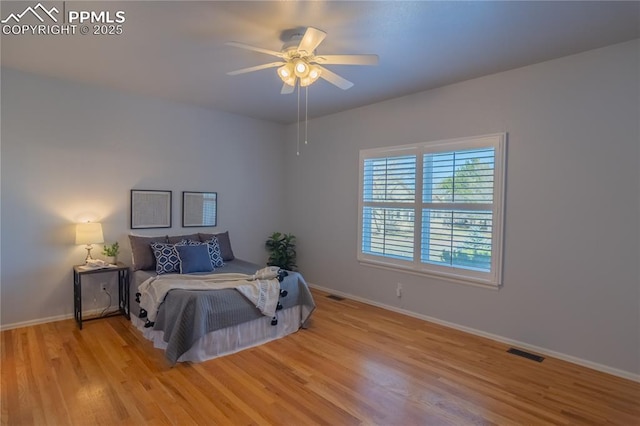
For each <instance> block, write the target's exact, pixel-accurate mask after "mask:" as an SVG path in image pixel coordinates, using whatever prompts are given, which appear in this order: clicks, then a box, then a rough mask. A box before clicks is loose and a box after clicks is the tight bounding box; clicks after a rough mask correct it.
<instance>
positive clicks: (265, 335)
mask: <svg viewBox="0 0 640 426" xmlns="http://www.w3.org/2000/svg"><path fill="white" fill-rule="evenodd" d="M301 309H302V307H301V306H300V305H297V306H293V307H290V308H287V309H283V310H281V311H278V325H276V326H273V325H271V318H270V317H262V318H258V319H255V320H252V321H248V322H245V323H242V324H239V325H236V326H231V327H227V328H223V329H221V330H216V331H212V332H210V333H208V334H205V335H204V336H202V337H201V338H200V339H198V340H197V341H196V343H194V344H193V346H191V348H190V349H189V350H188V351H187V352H185V353H183V354H182V355H181V356H180V358H178V362H186V361H190V362H202V361H207V360H210V359H213V358H217V357H220V356H224V355H229V354H233V353H236V352H239V351H241V350H243V349H248V348H251V347H254V346H259V345H262V344H264V343H267V342H270V341H272V340H276V339H280V338H282V337H285V336H288V335H289V334H292V333H295V332H296V331H298V329H300V328H301V324H300V318H301V317H302V316H301V315H302V313H301ZM131 322H132V323H133V325H134V326H135V327H136V328H137V329H138V330H140V332H141V333H142V335H143V336H144V337H145V338H147V339H148V340H151V341H152V342H153V346H154V347H155V348H158V349H162V350H165V349H166V348H167V343H166V342H165V341H164V331H161V330H153V329H152V328H145V327H144V324H145V320H142V319H140V318H137V317H136V316H131ZM303 327H304V326H303Z"/></svg>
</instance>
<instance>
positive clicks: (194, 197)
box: [182, 191, 218, 228]
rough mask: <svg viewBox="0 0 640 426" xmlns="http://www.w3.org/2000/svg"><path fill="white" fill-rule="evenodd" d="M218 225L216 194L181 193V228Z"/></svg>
mask: <svg viewBox="0 0 640 426" xmlns="http://www.w3.org/2000/svg"><path fill="white" fill-rule="evenodd" d="M217 225H218V193H217V192H189V191H183V192H182V227H183V228H189V227H196V226H198V227H203V226H217Z"/></svg>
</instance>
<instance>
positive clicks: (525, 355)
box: [507, 348, 544, 362]
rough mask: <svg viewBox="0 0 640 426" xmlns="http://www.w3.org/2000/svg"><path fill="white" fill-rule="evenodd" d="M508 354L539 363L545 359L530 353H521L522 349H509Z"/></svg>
mask: <svg viewBox="0 0 640 426" xmlns="http://www.w3.org/2000/svg"><path fill="white" fill-rule="evenodd" d="M507 352H509V353H510V354H514V355H518V356H521V357H523V358H527V359H531V360H533V361H537V362H542V361H544V357H542V356H540V355H534V354H532V353H529V352H525V351H521V350H520V349H515V348H509V350H508V351H507Z"/></svg>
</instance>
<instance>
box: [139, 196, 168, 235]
mask: <svg viewBox="0 0 640 426" xmlns="http://www.w3.org/2000/svg"><path fill="white" fill-rule="evenodd" d="M143 228H171V191H156V190H144V189H132V190H131V229H143Z"/></svg>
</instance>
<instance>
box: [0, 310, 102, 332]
mask: <svg viewBox="0 0 640 426" xmlns="http://www.w3.org/2000/svg"><path fill="white" fill-rule="evenodd" d="M103 310H104V308H100V309H91V310H89V311H83V312H82V318H89V317H92V316H96V315H99V314H101V313H102V311H103ZM108 312H111V310H110V311H108ZM72 318H73V314H63V315H55V316H52V317H46V318H39V319H35V320H29V321H23V322H14V323H12V324H1V325H0V331H5V330H13V329H14V328H21V327H30V326H32V325H39V324H46V323H48V322H56V321H64V320H68V319H72Z"/></svg>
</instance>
